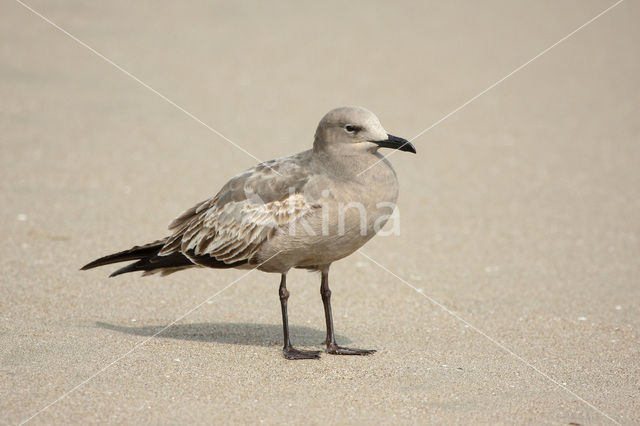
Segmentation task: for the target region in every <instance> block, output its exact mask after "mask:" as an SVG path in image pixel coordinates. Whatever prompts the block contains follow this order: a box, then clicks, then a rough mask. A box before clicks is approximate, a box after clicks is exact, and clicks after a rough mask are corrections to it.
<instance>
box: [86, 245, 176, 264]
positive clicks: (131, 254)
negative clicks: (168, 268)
mask: <svg viewBox="0 0 640 426" xmlns="http://www.w3.org/2000/svg"><path fill="white" fill-rule="evenodd" d="M165 242H166V239H164V240H158V241H154V242H153V243H149V244H145V245H142V246H135V247H133V248H131V249H129V250H125V251H121V252H119V253H114V254H110V255H108V256H104V257H101V258H100V259H96V260H94V261H93V262H91V263H87V264H86V265H84V266H83V267H82V268H80V269H81V270H82V271H85V270H87V269H91V268H95V267H98V266H104V265H109V264H111V263H119V262H126V261H127V260H135V259H143V258H145V257H150V256H154V255H155V254H156V253H158V251H159V250H160V249H161V248H162V246H164V243H165Z"/></svg>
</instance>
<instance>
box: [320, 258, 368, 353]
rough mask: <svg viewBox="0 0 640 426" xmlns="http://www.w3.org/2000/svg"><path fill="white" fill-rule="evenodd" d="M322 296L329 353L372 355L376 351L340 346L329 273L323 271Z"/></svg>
mask: <svg viewBox="0 0 640 426" xmlns="http://www.w3.org/2000/svg"><path fill="white" fill-rule="evenodd" d="M320 294H321V295H322V304H323V305H324V317H325V319H326V321H327V340H326V341H325V344H326V345H327V353H329V354H332V355H370V354H372V353H374V352H375V350H370V349H352V348H344V347H342V346H338V345H337V343H336V336H335V333H334V332H333V315H332V314H331V290H330V289H329V271H322V281H321V284H320Z"/></svg>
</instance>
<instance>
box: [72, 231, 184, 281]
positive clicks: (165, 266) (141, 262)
mask: <svg viewBox="0 0 640 426" xmlns="http://www.w3.org/2000/svg"><path fill="white" fill-rule="evenodd" d="M165 242H166V239H164V240H158V241H154V242H153V243H149V244H145V245H142V246H135V247H133V248H131V249H129V250H125V251H121V252H119V253H114V254H110V255H108V256H104V257H101V258H100V259H96V260H94V261H93V262H91V263H87V264H86V265H84V266H83V267H82V268H80V269H81V270H83V271H85V270H87V269H91V268H96V267H98V266H104V265H110V264H112V263H120V262H126V261H127V260H137V262H133V263H131V264H129V265H127V266H125V267H124V268H120V269H118V270H117V271H115V272H114V273H112V274H111V275H109V276H110V277H115V276H116V275H120V274H126V273H127V272H136V271H144V272H145V273H152V271H156V270H159V271H157V272H173V271H177V270H178V269H184V268H188V267H191V266H196V265H195V264H194V263H193V262H192V261H191V260H189V258H187V257H186V256H185V255H183V254H182V253H172V254H170V255H168V256H158V255H157V254H158V252H159V251H160V249H162V247H163V246H164V244H165Z"/></svg>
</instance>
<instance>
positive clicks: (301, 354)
mask: <svg viewBox="0 0 640 426" xmlns="http://www.w3.org/2000/svg"><path fill="white" fill-rule="evenodd" d="M287 300H289V291H288V290H287V275H286V274H282V279H281V280H280V306H281V307H282V331H283V333H284V348H283V349H282V353H283V354H284V357H285V358H287V359H317V358H320V351H302V350H300V349H295V348H294V347H293V346H291V339H290V338H289V317H288V316H287Z"/></svg>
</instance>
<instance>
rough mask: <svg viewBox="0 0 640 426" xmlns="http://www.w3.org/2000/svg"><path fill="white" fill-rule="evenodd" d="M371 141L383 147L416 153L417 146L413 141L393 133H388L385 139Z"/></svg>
mask: <svg viewBox="0 0 640 426" xmlns="http://www.w3.org/2000/svg"><path fill="white" fill-rule="evenodd" d="M371 142H373V143H375V144H377V145H378V146H379V147H382V148H391V149H398V150H400V151H407V152H413V153H414V154H415V153H416V148H415V147H414V146H413V145H412V144H411V142H409V141H408V140H406V139H402V138H399V137H397V136H393V135H387V139H386V140H384V141H371Z"/></svg>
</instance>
